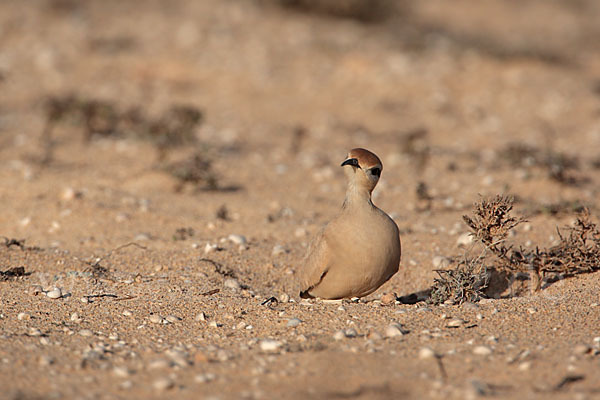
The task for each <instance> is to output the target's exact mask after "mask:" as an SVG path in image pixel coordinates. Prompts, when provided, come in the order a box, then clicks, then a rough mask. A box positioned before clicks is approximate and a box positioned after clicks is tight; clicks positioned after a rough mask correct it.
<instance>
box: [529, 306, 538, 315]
mask: <svg viewBox="0 0 600 400" xmlns="http://www.w3.org/2000/svg"><path fill="white" fill-rule="evenodd" d="M527 312H528V313H529V314H535V313H536V312H537V310H536V309H535V308H533V307H529V308H528V309H527Z"/></svg>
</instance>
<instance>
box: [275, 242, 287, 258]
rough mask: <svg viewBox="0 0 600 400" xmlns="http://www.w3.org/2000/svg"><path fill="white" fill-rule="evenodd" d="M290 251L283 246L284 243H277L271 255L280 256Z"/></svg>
mask: <svg viewBox="0 0 600 400" xmlns="http://www.w3.org/2000/svg"><path fill="white" fill-rule="evenodd" d="M287 252H288V250H287V249H286V248H285V247H283V246H282V245H279V244H278V245H275V247H273V251H272V252H271V255H273V256H280V255H282V254H286V253H287Z"/></svg>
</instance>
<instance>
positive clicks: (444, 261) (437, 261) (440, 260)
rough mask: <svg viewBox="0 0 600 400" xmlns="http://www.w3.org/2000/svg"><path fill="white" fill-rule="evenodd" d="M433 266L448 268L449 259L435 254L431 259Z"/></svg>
mask: <svg viewBox="0 0 600 400" xmlns="http://www.w3.org/2000/svg"><path fill="white" fill-rule="evenodd" d="M431 262H432V264H433V267H434V268H438V269H440V268H448V266H449V265H450V259H449V258H448V257H444V256H435V257H433V259H432V260H431Z"/></svg>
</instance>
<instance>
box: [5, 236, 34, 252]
mask: <svg viewBox="0 0 600 400" xmlns="http://www.w3.org/2000/svg"><path fill="white" fill-rule="evenodd" d="M2 239H4V243H3V245H4V246H5V247H6V248H7V249H10V248H11V247H12V246H16V247H18V248H20V249H21V250H23V251H40V250H42V249H41V248H40V247H37V246H25V239H15V238H7V237H5V236H2Z"/></svg>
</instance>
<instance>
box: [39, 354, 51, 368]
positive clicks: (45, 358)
mask: <svg viewBox="0 0 600 400" xmlns="http://www.w3.org/2000/svg"><path fill="white" fill-rule="evenodd" d="M38 363H39V364H40V366H41V367H47V366H48V365H52V364H54V359H53V358H52V357H50V356H41V357H40V359H39V361H38Z"/></svg>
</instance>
